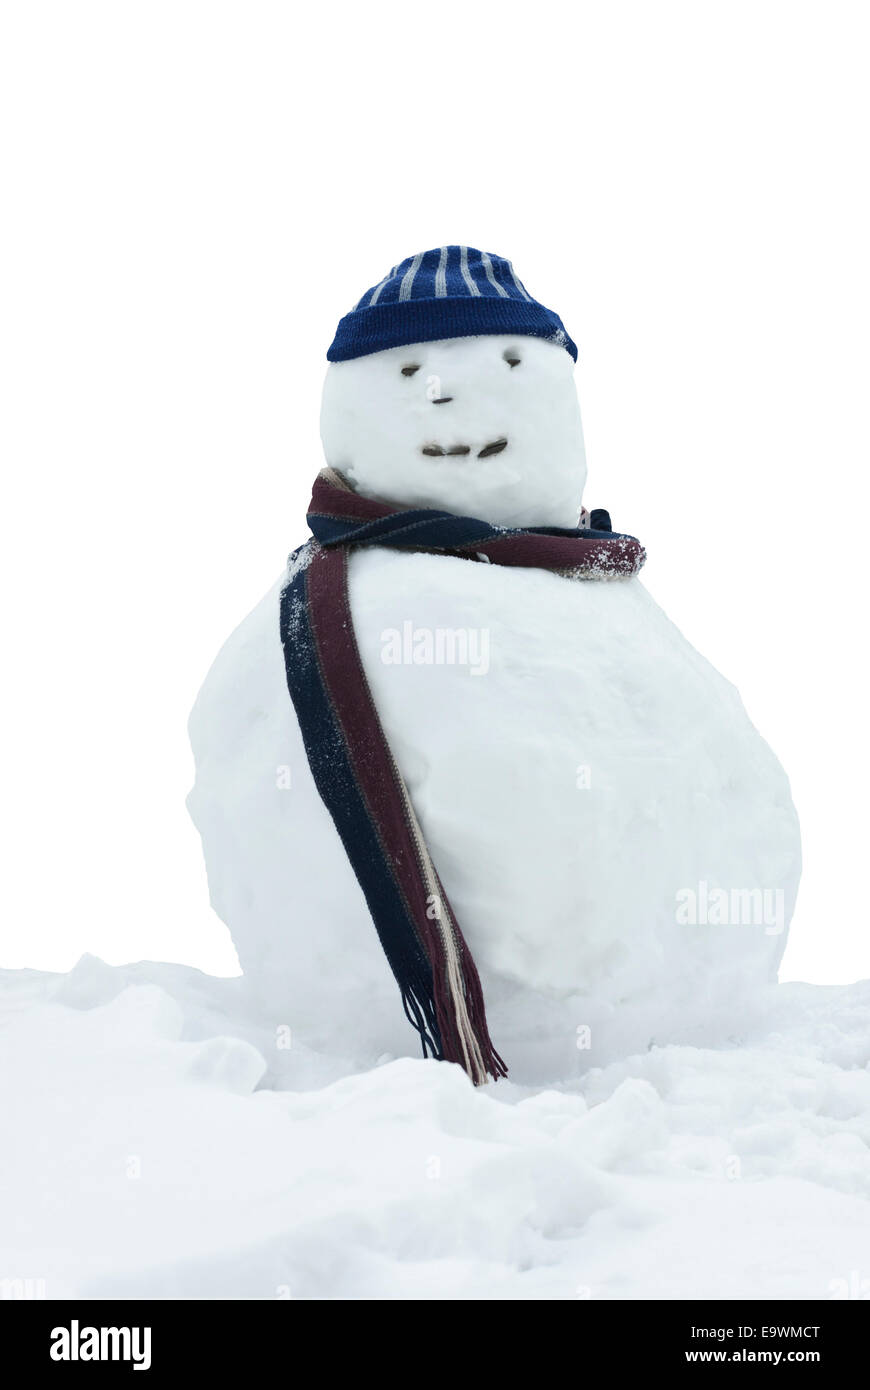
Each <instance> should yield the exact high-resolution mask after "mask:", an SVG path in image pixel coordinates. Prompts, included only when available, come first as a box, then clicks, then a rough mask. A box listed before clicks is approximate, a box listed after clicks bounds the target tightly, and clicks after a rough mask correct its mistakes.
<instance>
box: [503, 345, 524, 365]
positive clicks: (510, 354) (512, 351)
mask: <svg viewBox="0 0 870 1390" xmlns="http://www.w3.org/2000/svg"><path fill="white" fill-rule="evenodd" d="M504 360H505V362H507V364H508V366H509V367H518V366H519V365H520V362H521V361H522V358H521V357H518V356H517V350H516V348H508V349H507V352H506V353H505V354H504Z"/></svg>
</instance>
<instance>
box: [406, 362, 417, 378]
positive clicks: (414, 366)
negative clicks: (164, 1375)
mask: <svg viewBox="0 0 870 1390" xmlns="http://www.w3.org/2000/svg"><path fill="white" fill-rule="evenodd" d="M419 370H420V363H419V362H413V363H412V364H411V365H410V366H409V367H403V368H402V376H413V375H414V373H415V372H419Z"/></svg>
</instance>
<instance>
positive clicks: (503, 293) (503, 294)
mask: <svg viewBox="0 0 870 1390" xmlns="http://www.w3.org/2000/svg"><path fill="white" fill-rule="evenodd" d="M480 257H481V260H482V261H483V268H484V270H485V271H486V278H487V280H488V281H489V283H490V284H491V285H492V286H493V288H494V289H497V290H498V292H499V294H500V295H501V297H502V299H508V298H509V295H508V292H507V290H506V289H505V287H504V285H500V284H499V283H498V280H496V278H495V276H494V275H493V273H492V261H491V260H490V259H489V256H488V255H487V254H486V252H485V251H481V253H480Z"/></svg>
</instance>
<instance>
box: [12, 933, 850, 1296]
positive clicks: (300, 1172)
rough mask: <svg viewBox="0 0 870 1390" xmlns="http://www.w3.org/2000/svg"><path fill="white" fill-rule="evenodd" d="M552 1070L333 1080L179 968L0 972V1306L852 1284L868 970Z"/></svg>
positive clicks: (772, 993)
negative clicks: (722, 1032)
mask: <svg viewBox="0 0 870 1390" xmlns="http://www.w3.org/2000/svg"><path fill="white" fill-rule="evenodd" d="M762 995H763V998H762V999H761V1000H760V1001H759V1006H758V1008H757V1010H756V1015H757V1016H758V1017H760V1016H762V1015H764V1016H765V1018H766V1024H765V1025H764V1026H763V1027H757V1028H750V1029H749V1030H748V1031H747V1032H746V1033H745V1035H744V1036H743V1037H742V1039H741V1040H740V1042H739V1043H737V1042H735V1043H734V1044H732V1045H730V1046H727V1047H721V1046H717V1047H715V1048H711V1047H706V1046H697V1047H684V1046H676V1045H672V1046H666V1047H658V1046H654V1047H652V1048H651V1049H649V1050H645V1051H643V1052H641V1053H637V1054H634V1055H631V1056H626V1057H624V1058H623V1059H622V1060H621V1061H619V1062H614V1063H612V1064H610V1065H608V1066H604V1067H592V1068H591V1069H590V1070H589V1071H587V1072H586V1074H585V1075H584V1076H582V1077H579V1078H577V1079H575V1080H573V1081H571V1082H570V1083H565V1084H559V1085H556V1086H551V1087H547V1088H546V1089H542V1090H539V1089H535V1088H526V1087H520V1086H517V1085H516V1084H515V1083H512V1082H510V1081H508V1082H499V1083H498V1084H497V1085H490V1086H488V1087H486V1088H485V1089H482V1090H475V1089H474V1088H473V1087H472V1085H471V1083H470V1082H469V1080H468V1078H467V1077H466V1076H465V1074H464V1073H463V1072H462V1071H461V1070H460V1069H459V1068H458V1067H457V1066H452V1065H448V1064H437V1063H433V1062H428V1063H427V1062H423V1061H419V1060H411V1059H408V1058H397V1059H387V1058H384V1059H382V1060H381V1063H380V1065H378V1066H376V1067H374V1068H373V1069H371V1070H369V1071H365V1072H360V1073H355V1074H353V1075H349V1076H344V1077H341V1078H340V1079H335V1078H336V1075H337V1073H338V1072H339V1071H340V1070H341V1067H340V1065H339V1064H337V1063H336V1061H335V1059H334V1058H333V1057H331V1056H330V1057H323V1056H317V1055H316V1054H314V1053H312V1052H311V1051H310V1050H309V1049H307V1048H306V1047H305V1046H304V1045H302V1044H300V1045H297V1044H296V1041H295V1039H293V1038H292V1037H291V1038H290V1039H289V1042H290V1046H289V1047H288V1046H286V1043H287V1042H288V1039H287V1036H286V1034H285V1033H281V1034H277V1033H275V1031H274V1030H273V1029H272V1026H271V1023H269V1024H264V1021H263V1020H262V1018H260V1017H258V1016H257V1015H256V1014H255V1013H251V1012H250V1007H249V1005H250V1001H249V998H248V996H247V994H246V991H245V986H244V982H243V981H242V980H240V979H237V980H211V979H208V978H207V977H205V976H202V975H200V974H198V972H196V971H194V970H191V969H189V968H187V967H183V966H169V965H162V966H161V965H156V964H142V965H137V966H127V967H122V968H112V967H109V966H107V965H105V964H104V963H103V962H101V961H98V960H95V959H93V958H85V959H83V960H82V961H81V962H80V963H79V965H78V966H77V967H76V969H75V970H74V971H72V973H71V974H70V975H67V976H50V975H44V974H38V973H36V972H29V971H17V972H12V971H10V972H3V973H2V974H0V1010H2V1012H0V1023H2V1049H0V1056H2V1062H0V1106H2V1110H3V1113H4V1114H5V1115H7V1116H14V1117H15V1124H16V1143H15V1144H14V1145H13V1144H6V1145H4V1146H3V1148H2V1151H0V1232H2V1239H0V1248H2V1254H0V1280H2V1281H3V1290H4V1293H5V1295H6V1296H7V1297H15V1296H16V1292H17V1294H18V1296H22V1295H24V1294H26V1293H27V1292H30V1294H31V1296H33V1295H35V1296H44V1297H47V1298H61V1297H73V1296H74V1297H98V1298H138V1297H142V1298H145V1297H158V1298H234V1299H235V1298H246V1299H273V1298H277V1299H282V1298H294V1299H457V1298H459V1299H470V1300H473V1299H492V1300H498V1299H517V1300H522V1299H533V1300H534V1299H547V1300H549V1299H555V1300H563V1299H567V1300H578V1299H579V1300H587V1299H592V1300H597V1299H629V1298H698V1297H700V1298H718V1297H722V1298H773V1297H782V1298H795V1299H796V1298H804V1299H820V1300H825V1299H832V1298H837V1299H839V1298H850V1297H851V1298H868V1297H870V1204H868V1200H867V1199H868V1195H870V1165H868V1144H870V1008H868V1006H870V984H864V985H855V986H852V987H849V988H831V987H827V988H822V987H812V986H807V985H783V986H779V987H767V988H766V989H764V990H763V991H762Z"/></svg>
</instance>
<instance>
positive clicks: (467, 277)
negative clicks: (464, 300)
mask: <svg viewBox="0 0 870 1390" xmlns="http://www.w3.org/2000/svg"><path fill="white" fill-rule="evenodd" d="M459 269H460V270H461V271H462V278H463V280H464V281H465V283H466V285H467V286H468V288H469V291H470V292H471V294H476V295H479V294H480V290H479V289H478V288H477V285H475V283H474V281H473V280H472V278H471V272H470V270H469V269H468V247H467V246H460V248H459Z"/></svg>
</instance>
